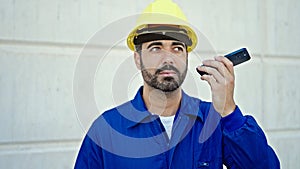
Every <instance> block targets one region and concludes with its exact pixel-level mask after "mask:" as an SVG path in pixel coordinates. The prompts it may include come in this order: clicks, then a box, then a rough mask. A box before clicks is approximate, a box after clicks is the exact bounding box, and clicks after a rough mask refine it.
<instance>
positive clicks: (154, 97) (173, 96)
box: [143, 85, 182, 116]
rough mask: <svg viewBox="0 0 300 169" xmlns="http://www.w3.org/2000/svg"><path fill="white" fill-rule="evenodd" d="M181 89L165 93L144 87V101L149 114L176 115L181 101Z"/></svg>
mask: <svg viewBox="0 0 300 169" xmlns="http://www.w3.org/2000/svg"><path fill="white" fill-rule="evenodd" d="M181 96H182V94H181V88H178V89H176V90H174V91H172V92H163V91H161V90H158V89H154V88H152V87H150V86H148V85H144V88H143V99H144V102H145V104H146V107H147V109H148V111H149V112H151V113H153V114H157V115H160V116H172V115H175V114H176V112H177V110H178V108H179V105H180V101H181Z"/></svg>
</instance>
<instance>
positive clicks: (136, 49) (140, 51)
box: [134, 44, 142, 55]
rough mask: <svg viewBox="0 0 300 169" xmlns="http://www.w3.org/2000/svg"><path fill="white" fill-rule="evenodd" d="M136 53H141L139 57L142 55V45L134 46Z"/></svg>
mask: <svg viewBox="0 0 300 169" xmlns="http://www.w3.org/2000/svg"><path fill="white" fill-rule="evenodd" d="M134 47H135V51H136V52H137V53H139V55H142V44H138V45H134Z"/></svg>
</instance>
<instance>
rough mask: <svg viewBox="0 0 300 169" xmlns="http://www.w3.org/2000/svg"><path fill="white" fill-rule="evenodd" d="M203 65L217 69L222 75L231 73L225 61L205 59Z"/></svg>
mask: <svg viewBox="0 0 300 169" xmlns="http://www.w3.org/2000/svg"><path fill="white" fill-rule="evenodd" d="M203 65H205V66H208V67H213V68H215V69H217V70H218V71H219V73H220V74H221V75H222V76H225V75H226V74H227V73H229V71H228V70H227V68H226V67H225V65H224V63H223V62H220V61H217V60H205V61H203Z"/></svg>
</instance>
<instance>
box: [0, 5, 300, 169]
mask: <svg viewBox="0 0 300 169" xmlns="http://www.w3.org/2000/svg"><path fill="white" fill-rule="evenodd" d="M150 2H152V1H151V0H143V1H141V0H139V1H138V0H122V1H117V0H110V1H108V0H105V1H104V0H90V1H80V0H53V1H46V0H28V1H22V0H19V1H17V0H0V25H1V26H0V86H1V87H0V129H1V135H0V168H11V169H14V168H33V169H35V168H46V169H47V168H49V169H50V168H51V169H52V168H72V167H73V165H74V160H75V158H76V155H77V152H78V148H79V146H80V143H81V140H82V138H83V136H84V134H85V129H86V128H87V127H88V126H89V125H90V123H91V122H92V120H93V119H94V118H95V117H96V116H98V115H99V114H100V113H101V112H102V111H103V110H105V109H107V108H109V107H112V106H113V105H115V104H118V103H119V102H116V101H114V100H113V99H112V98H110V96H111V92H112V91H111V90H107V89H110V88H109V87H110V85H111V83H110V82H109V81H106V80H105V78H108V79H109V78H111V77H114V73H115V70H114V69H112V70H108V69H109V68H110V67H118V65H120V64H121V63H123V61H124V57H123V56H126V57H127V58H128V56H131V55H132V53H131V52H130V51H129V50H128V49H127V48H126V45H125V42H120V45H119V46H118V47H116V48H115V50H113V51H112V52H110V54H109V55H111V57H108V58H106V59H105V60H104V61H103V62H105V63H106V64H104V65H105V66H107V68H106V67H105V66H103V67H100V69H103V70H106V71H107V72H106V73H105V75H103V71H102V73H101V71H99V73H98V75H97V78H96V79H95V84H96V86H97V87H96V89H95V98H96V100H97V103H98V106H99V112H98V114H93V115H88V116H87V117H88V118H87V119H82V118H81V116H82V115H78V114H76V111H75V107H74V103H73V95H72V80H73V75H74V70H75V67H76V61H77V58H78V57H79V56H80V53H81V50H82V48H83V47H84V44H85V43H86V42H87V41H88V40H89V38H90V37H92V36H93V35H94V34H95V33H96V32H97V31H99V30H101V28H103V27H104V26H106V25H108V24H110V23H111V22H113V21H117V20H119V19H121V18H123V17H125V16H130V15H133V14H137V13H139V12H141V11H142V9H144V8H145V7H146V6H147V5H148V4H149V3H150ZM175 2H177V3H178V4H179V5H180V6H181V7H182V9H183V11H184V12H185V13H186V15H187V17H188V19H189V21H190V22H191V23H192V24H193V26H195V27H197V28H198V30H200V31H201V32H202V33H203V34H204V35H205V36H206V37H207V38H208V39H209V40H210V43H211V44H212V45H213V46H214V48H215V50H216V52H217V53H218V54H224V53H227V52H230V51H232V50H234V49H236V48H239V47H242V46H246V47H248V49H249V50H250V52H251V55H252V60H251V61H250V62H248V63H247V64H243V65H240V66H239V67H236V92H235V98H236V102H237V104H238V105H239V106H240V108H241V109H242V110H243V112H244V114H251V115H253V116H255V118H256V119H257V121H258V123H259V124H260V125H261V126H262V128H263V130H264V131H265V132H266V135H267V138H268V141H269V143H270V144H271V145H272V147H273V148H274V149H275V151H276V152H277V154H278V155H279V158H280V161H281V164H282V168H290V169H292V168H300V163H299V161H300V151H299V150H300V146H299V141H300V112H299V110H298V106H299V103H300V90H299V89H298V87H299V86H300V79H299V74H300V69H299V66H300V38H299V35H300V29H299V27H300V22H299V17H300V10H299V7H300V1H298V0H285V1H283V0H251V1H249V0H223V1H218V0H209V1H208V0H206V1H204V0H190V1H179V0H175ZM112 33H113V32H112ZM125 36H126V35H124V37H125ZM96 48H97V49H103V50H106V49H107V46H105V42H104V43H101V44H100V45H98V46H96ZM211 52H212V53H213V51H211ZM94 55H95V53H94V54H91V56H90V58H93V57H94ZM207 55H208V54H207ZM91 60H92V59H91ZM190 63H191V65H190V70H191V74H192V77H197V74H196V73H194V71H193V69H194V66H196V65H198V64H200V61H199V59H197V57H193V56H191V58H190ZM138 76H139V74H137V76H136V77H133V78H132V79H131V81H130V82H132V83H130V84H128V99H130V98H132V96H133V94H134V93H135V92H136V90H137V88H138V86H139V85H140V84H141V79H140V78H139V77H138ZM198 81H199V82H198ZM106 82H107V83H106ZM196 82H197V85H198V88H199V92H196V93H192V90H193V89H191V87H189V85H187V84H185V85H184V88H185V90H187V91H188V93H189V91H191V94H192V95H193V94H194V95H196V96H199V97H201V98H203V99H205V100H209V99H210V92H209V87H208V86H207V84H205V83H204V82H201V81H200V80H199V79H196ZM120 83H121V82H120ZM78 117H79V118H78Z"/></svg>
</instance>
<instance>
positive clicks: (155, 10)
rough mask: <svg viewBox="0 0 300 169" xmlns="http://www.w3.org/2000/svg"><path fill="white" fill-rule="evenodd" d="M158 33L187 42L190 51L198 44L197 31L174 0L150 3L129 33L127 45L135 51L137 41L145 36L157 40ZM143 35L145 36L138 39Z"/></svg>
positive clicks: (156, 0)
mask: <svg viewBox="0 0 300 169" xmlns="http://www.w3.org/2000/svg"><path fill="white" fill-rule="evenodd" d="M153 25H154V26H153ZM155 25H156V26H155ZM162 25H163V26H162ZM152 27H154V29H152ZM157 34H160V35H162V36H164V37H168V38H172V39H178V40H182V41H183V42H185V43H186V45H187V51H188V52H191V51H192V50H193V49H194V48H195V47H196V45H197V35H196V33H195V32H194V31H193V29H192V28H191V27H190V26H189V24H188V23H187V19H186V17H185V15H184V14H183V12H182V10H181V9H180V8H179V7H178V5H177V4H175V3H174V2H173V1H172V0H155V1H154V2H152V3H151V4H150V5H148V6H147V8H146V9H145V10H144V11H143V13H142V14H141V15H140V16H139V18H138V20H137V26H136V27H135V28H134V29H133V30H132V31H131V32H130V34H129V35H128V37H127V45H128V47H129V49H131V50H132V51H134V50H135V47H134V46H135V44H136V43H137V41H141V39H145V38H147V39H149V40H155V35H157ZM141 35H143V37H142V38H139V39H138V37H141ZM147 35H148V36H147ZM142 41H143V40H142Z"/></svg>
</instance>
